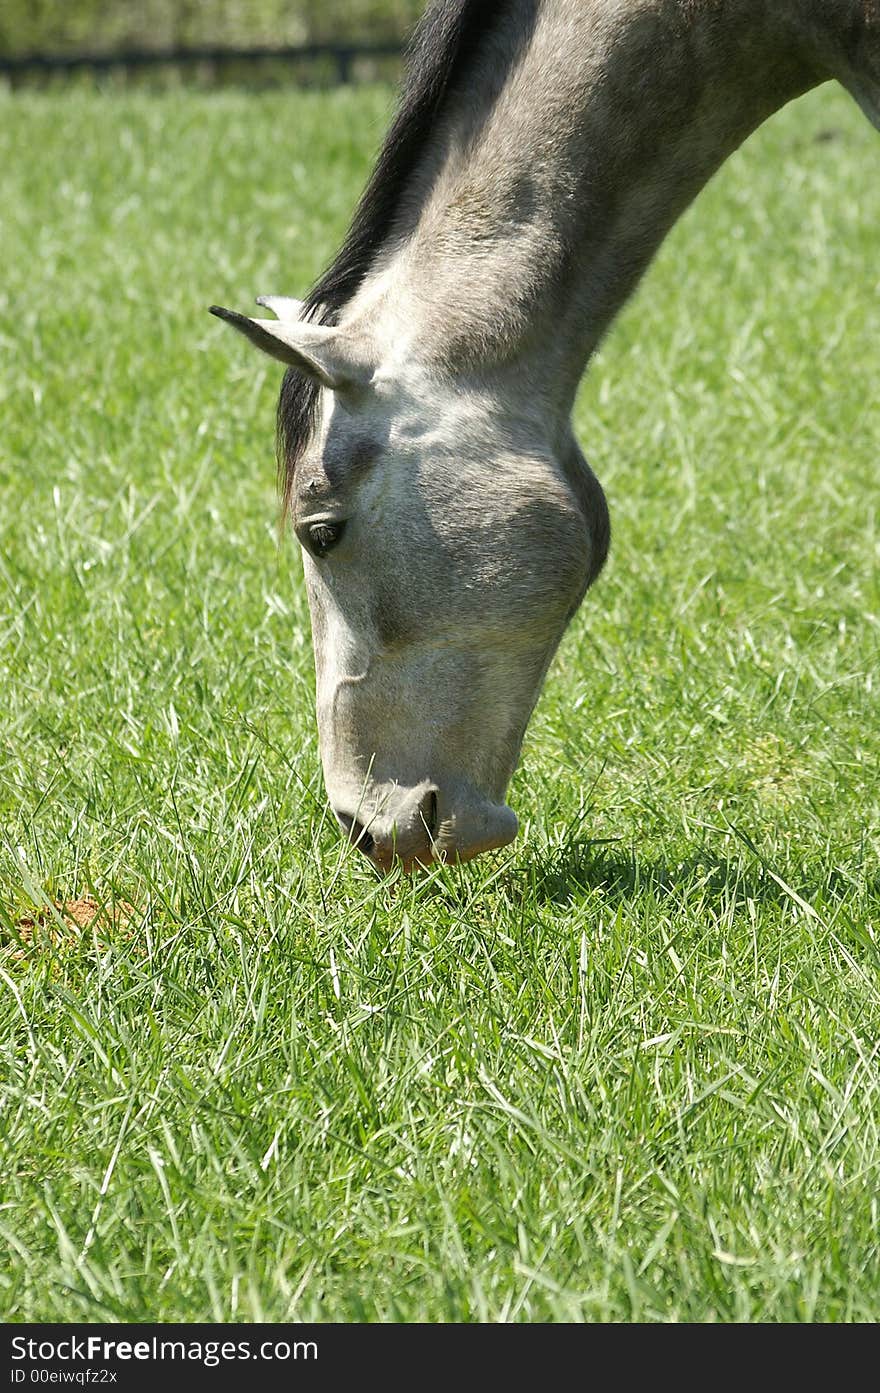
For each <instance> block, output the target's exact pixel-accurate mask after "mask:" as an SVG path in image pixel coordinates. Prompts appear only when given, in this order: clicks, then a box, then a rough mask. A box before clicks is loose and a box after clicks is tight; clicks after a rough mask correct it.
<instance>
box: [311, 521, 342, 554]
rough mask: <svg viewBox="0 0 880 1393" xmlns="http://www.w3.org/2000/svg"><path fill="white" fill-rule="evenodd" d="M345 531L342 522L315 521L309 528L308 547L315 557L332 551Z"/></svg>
mask: <svg viewBox="0 0 880 1393" xmlns="http://www.w3.org/2000/svg"><path fill="white" fill-rule="evenodd" d="M344 531H345V523H344V522H316V523H313V525H312V526H311V527H310V528H309V549H310V550H311V552H312V553H313V555H315V556H317V557H321V556H326V555H327V553H328V551H332V550H333V548H334V547H335V546H336V543H337V542H338V541H339V539H340V537H341V536H342V534H343V532H344Z"/></svg>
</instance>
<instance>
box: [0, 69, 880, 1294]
mask: <svg viewBox="0 0 880 1393" xmlns="http://www.w3.org/2000/svg"><path fill="white" fill-rule="evenodd" d="M389 106H390V94H389V93H388V92H387V91H384V90H368V91H364V90H359V91H353V90H345V91H337V92H333V93H332V94H323V95H322V94H311V95H305V96H303V95H297V94H296V93H294V92H291V93H289V94H286V95H277V94H276V95H272V96H248V95H244V94H238V93H227V94H224V95H214V96H211V95H207V96H205V95H199V96H193V95H187V94H179V95H174V96H164V97H161V98H157V97H149V96H136V97H125V96H112V97H111V96H104V97H102V96H101V95H96V94H88V93H79V94H78V93H71V94H70V95H68V96H66V97H64V96H52V97H49V96H43V97H40V96H35V95H22V96H19V97H17V98H15V99H11V98H7V99H5V100H2V101H0V168H2V170H3V176H2V184H3V200H2V212H0V241H2V247H3V259H4V272H5V274H4V276H3V284H2V287H0V355H2V374H0V420H2V432H0V673H2V715H0V1315H2V1316H3V1317H4V1318H5V1319H7V1320H11V1321H18V1320H26V1319H30V1320H37V1319H41V1320H79V1319H85V1318H95V1319H108V1320H115V1319H119V1320H133V1319H140V1320H147V1319H155V1320H163V1321H167V1320H175V1319H179V1320H211V1319H218V1320H221V1319H222V1320H235V1319H261V1318H265V1319H276V1320H277V1319H286V1318H292V1319H309V1320H311V1319H319V1320H415V1319H428V1320H471V1319H477V1320H527V1319H531V1320H535V1319H537V1320H571V1319H575V1320H579V1319H612V1320H630V1319H638V1320H676V1319H679V1320H680V1319H688V1320H697V1321H703V1320H732V1319H756V1320H854V1319H862V1320H864V1319H869V1320H870V1319H874V1318H876V1317H877V1315H878V1311H880V1254H878V1191H880V1185H878V1178H880V1177H878V1162H880V1149H878V1130H880V1073H878V1051H880V990H878V987H880V958H878V938H877V920H878V909H880V871H878V848H880V788H878V757H880V729H878V724H880V723H878V709H877V685H878V683H880V671H878V648H880V582H878V548H880V531H878V517H877V481H878V458H880V409H878V406H877V382H878V373H880V295H878V291H880V284H878V279H877V277H878V270H877V266H878V262H877V245H878V244H877V228H878V226H880V137H878V136H877V135H876V133H874V132H872V131H871V129H870V128H869V127H868V125H867V124H866V123H865V122H864V120H863V119H862V117H861V116H860V115H859V113H858V112H857V110H856V109H855V108H854V107H853V106H852V104H851V103H850V102H849V101H848V100H847V99H846V98H845V97H844V96H843V95H842V94H841V93H839V92H835V91H834V90H832V89H827V90H824V91H822V92H819V93H816V94H813V95H812V96H811V97H810V98H808V99H806V100H805V101H803V102H801V103H798V104H797V105H796V106H794V107H792V108H790V109H789V110H788V111H786V112H785V113H783V114H782V115H781V116H780V117H779V118H777V119H776V120H775V121H773V122H772V123H771V124H770V125H769V126H767V127H766V128H765V129H764V130H763V131H762V132H760V133H759V134H758V136H757V137H756V138H755V139H753V140H752V141H751V142H750V143H749V144H748V145H747V146H746V148H745V149H744V150H743V151H741V152H740V153H739V154H738V155H737V156H736V157H735V159H734V160H733V161H731V163H730V164H729V165H728V166H727V167H726V168H725V169H724V170H723V171H722V173H721V175H720V176H719V177H718V178H717V179H716V180H715V181H714V182H713V184H712V185H711V187H710V188H709V189H708V190H707V191H706V193H705V194H704V195H703V197H702V198H701V199H700V200H699V202H698V203H697V205H696V207H695V208H694V209H693V210H692V211H691V212H690V214H689V215H688V216H687V218H686V219H685V220H684V222H683V223H682V224H681V225H680V226H679V227H678V228H677V230H676V232H675V234H674V235H673V237H672V238H671V240H670V241H669V242H668V243H667V245H666V247H665V248H664V250H663V252H662V254H661V256H660V258H659V260H658V262H657V263H656V264H655V266H654V267H653V269H652V270H651V272H650V274H649V276H648V278H647V279H646V281H645V283H644V285H643V287H642V289H641V290H640V292H639V294H638V296H637V298H636V300H635V301H634V302H633V304H632V305H631V306H630V307H629V309H628V310H627V312H626V314H625V315H624V316H623V318H622V319H621V321H620V322H619V324H618V326H617V328H616V329H615V331H614V333H613V334H612V336H611V337H610V338H609V340H608V341H607V343H606V345H605V347H604V349H603V351H602V353H601V355H600V357H599V358H598V360H597V361H596V363H595V365H594V368H593V371H592V374H591V376H590V377H589V379H588V380H587V382H586V383H585V385H584V388H583V390H582V393H581V396H580V399H579V405H578V424H579V429H580V434H581V438H582V440H583V442H584V445H585V448H586V450H587V452H588V454H589V456H590V458H591V461H592V463H593V465H594V468H595V469H596V472H597V474H598V475H599V478H600V479H601V480H602V481H603V483H604V484H605V487H606V489H607V492H608V495H609V501H610V504H611V508H612V517H613V525H614V544H613V550H612V557H611V560H610V563H609V566H608V569H607V571H606V572H605V574H604V575H603V577H602V579H601V580H600V582H599V584H598V585H597V586H596V588H595V590H594V591H593V592H592V593H591V594H590V596H589V597H588V599H587V602H586V603H585V605H584V607H583V610H582V612H581V613H580V615H579V616H578V618H577V620H576V622H575V623H574V625H573V627H572V630H571V632H570V634H569V636H568V637H567V639H566V641H565V643H564V645H563V648H562V650H561V652H560V655H559V657H558V659H557V661H556V662H555V664H554V666H553V669H552V672H551V675H550V678H549V680H548V684H547V688H546V691H545V694H544V697H543V699H542V701H541V704H540V706H539V708H538V711H537V713H536V716H535V719H534V721H533V724H532V726H531V729H530V733H529V736H528V739H527V743H526V749H525V752H524V758H523V762H522V766H521V769H520V772H519V773H518V775H517V777H516V780H515V784H514V787H513V790H512V799H511V801H512V803H513V805H514V807H515V808H516V809H517V811H518V813H519V815H520V818H521V822H522V833H521V836H520V838H519V840H518V841H517V843H516V844H515V845H514V846H513V847H511V848H509V849H508V850H506V851H505V852H503V853H498V854H496V855H495V856H493V857H489V858H487V859H485V860H484V861H482V862H477V863H475V864H474V865H472V866H469V867H466V868H462V869H458V870H453V869H449V868H446V869H441V870H440V871H438V872H437V873H435V874H434V875H433V876H432V877H429V878H428V879H427V880H423V881H421V882H416V883H410V882H407V881H401V880H398V881H397V882H396V883H395V882H394V881H392V882H383V881H379V880H377V879H376V878H375V877H374V875H373V873H372V872H371V869H370V867H369V866H368V865H367V863H366V861H365V860H363V859H362V858H360V857H357V856H355V855H351V854H349V855H346V854H345V853H344V851H343V849H342V847H341V844H340V841H339V838H338V836H337V834H336V832H335V831H334V828H333V826H332V825H331V819H330V818H329V817H328V815H327V813H326V811H325V808H324V801H323V793H322V787H321V781H320V773H319V766H318V758H317V749H316V738H315V730H314V718H313V710H312V701H313V676H312V655H311V644H310V638H309V631H308V619H307V611H306V605H305V599H304V594H303V587H302V582H301V572H300V563H299V560H298V557H297V555H296V551H295V546H294V544H293V543H292V542H291V541H287V542H285V543H284V545H283V546H282V547H281V548H279V546H278V545H277V533H276V508H275V500H274V493H273V471H274V463H273V425H274V407H275V399H276V394H277V388H278V381H279V375H280V370H279V369H278V368H277V366H276V365H273V364H271V363H269V362H268V361H262V360H258V358H257V356H256V355H254V354H252V353H251V352H249V351H248V350H247V349H246V348H245V346H244V345H242V344H240V343H239V342H238V341H237V340H235V339H234V338H233V337H232V336H231V335H230V334H229V333H228V331H225V330H224V329H223V328H222V327H221V326H220V325H218V324H217V323H216V322H215V321H213V320H212V319H211V318H210V317H209V316H208V314H207V313H206V312H205V307H206V306H207V305H208V304H210V303H211V302H213V301H219V302H221V303H225V304H230V305H238V306H240V307H246V306H247V304H248V303H249V299H250V297H251V296H252V295H253V294H255V293H259V292H263V293H267V292H281V293H287V294H296V293H299V292H301V291H303V290H304V289H305V287H306V286H307V284H308V283H309V281H310V280H311V279H312V278H313V277H314V276H315V274H316V273H317V271H318V270H319V268H320V267H321V266H322V264H323V263H324V262H325V261H326V260H327V258H328V257H329V256H330V255H331V253H332V251H333V250H334V248H335V246H336V244H337V242H338V239H339V238H340V237H341V234H342V232H343V229H344V226H345V224H346V221H347V218H348V215H349V213H350V210H351V208H352V205H353V202H354V200H355V197H356V195H357V192H358V190H359V188H360V186H361V184H362V181H363V179H364V177H365V174H366V171H367V169H368V167H369V163H370V160H371V157H372V155H373V153H374V151H375V148H376V145H377V143H378V141H379V139H380V137H381V134H382V131H383V129H384V126H385V122H386V119H387V114H388V111H389ZM89 897H92V900H93V901H94V902H96V903H97V904H99V905H103V906H104V907H105V908H104V911H103V913H102V914H100V915H98V917H97V918H96V917H94V909H93V908H92V909H90V907H89V906H90V904H91V902H92V901H90V900H89ZM71 902H77V903H78V905H79V910H78V917H79V919H80V920H81V921H82V922H81V923H80V924H77V923H76V922H74V919H73V918H71V916H69V915H66V914H64V913H62V912H59V911H58V910H57V909H56V908H53V906H58V905H61V906H63V905H65V904H69V903H71Z"/></svg>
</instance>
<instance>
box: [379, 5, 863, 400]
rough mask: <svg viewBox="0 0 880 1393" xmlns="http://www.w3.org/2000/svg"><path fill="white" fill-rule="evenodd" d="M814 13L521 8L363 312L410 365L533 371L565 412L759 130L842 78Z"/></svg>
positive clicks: (454, 122)
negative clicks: (610, 337)
mask: <svg viewBox="0 0 880 1393" xmlns="http://www.w3.org/2000/svg"><path fill="white" fill-rule="evenodd" d="M861 3H863V0H840V7H841V8H842V9H848V8H850V7H851V5H852V4H861ZM827 8H834V7H833V6H831V7H827V6H826V9H827ZM814 9H815V6H814V5H812V4H811V3H810V0H774V3H773V4H767V3H766V0H734V3H730V0H725V3H722V0H543V3H538V0H511V3H510V4H509V6H508V7H507V8H506V9H505V10H504V11H503V17H502V18H501V19H500V20H499V23H498V26H497V28H496V30H495V31H493V33H492V34H491V35H490V36H489V39H488V40H487V41H486V42H485V44H484V47H483V50H482V52H481V53H480V55H479V56H478V57H477V58H476V59H475V60H474V61H473V63H472V65H471V67H470V69H469V72H468V81H467V85H466V86H465V85H462V86H461V87H460V88H459V89H457V90H456V91H455V92H454V93H453V94H451V99H450V101H449V102H448V103H447V108H446V110H445V111H444V114H443V117H442V119H441V120H440V121H438V123H437V125H436V128H435V130H434V132H433V135H432V138H431V140H430V141H429V144H428V147H427V148H426V150H425V151H424V154H423V156H422V158H421V160H420V163H419V165H418V167H417V168H416V170H415V172H414V175H413V178H412V180H411V186H410V188H409V189H408V191H407V197H406V198H405V200H404V201H403V204H402V206H401V209H400V211H399V213H398V218H397V223H396V226H395V228H394V229H393V235H392V237H391V238H390V239H389V243H388V245H389V247H390V248H391V250H390V251H388V252H387V253H386V254H385V255H384V256H383V257H381V258H380V259H379V260H378V261H377V263H376V265H375V267H374V270H373V272H372V273H371V275H370V276H369V277H368V278H367V281H366V282H365V284H364V286H363V287H362V290H361V291H360V292H359V294H358V296H357V297H356V299H355V301H354V302H353V304H352V312H353V313H354V315H355V316H357V315H358V314H360V313H365V314H367V315H368V317H369V319H370V320H371V321H372V323H373V328H374V330H375V331H376V332H377V333H378V334H379V335H380V337H382V338H384V339H385V340H386V342H387V345H388V351H389V352H390V353H392V354H393V353H394V352H396V353H397V354H398V355H399V357H400V358H401V359H402V360H403V359H405V358H406V357H408V356H412V355H413V354H415V355H417V356H419V357H420V358H421V359H423V360H427V361H428V362H429V363H432V364H437V365H442V366H444V367H446V368H447V369H452V370H454V371H456V372H460V371H461V370H462V369H465V370H468V371H470V372H474V371H476V372H477V373H479V374H480V375H482V376H483V377H484V378H486V377H490V378H491V376H492V375H493V374H496V373H500V374H501V375H502V377H505V378H506V379H510V378H511V374H512V375H513V377H512V380H515V381H518V382H519V383H520V384H521V383H522V381H523V380H524V378H525V377H526V376H527V378H528V382H529V383H530V384H531V388H530V390H531V392H532V393H533V394H534V395H535V396H536V397H537V398H538V399H539V400H540V401H541V403H542V408H543V409H544V410H546V409H547V407H548V406H550V407H553V406H556V407H558V408H559V410H560V411H561V412H563V413H564V415H565V417H566V418H567V415H568V411H569V409H570V406H571V402H572V399H573V396H574V392H575V389H576V387H577V383H578V380H579V378H580V376H581V374H582V372H583V369H584V367H585V364H586V362H587V359H588V358H589V356H590V354H591V353H592V351H593V349H594V348H595V346H596V344H597V343H598V342H599V340H600V338H601V337H602V335H603V333H604V332H605V330H606V328H607V327H608V325H609V323H610V321H611V320H612V319H613V317H614V315H615V314H616V312H617V310H618V309H619V308H620V306H621V304H622V303H623V301H624V300H625V299H626V297H627V296H628V295H629V293H630V292H631V290H632V289H633V287H634V285H635V283H636V282H637V280H638V278H639V276H640V275H641V273H642V271H643V270H644V269H645V267H646V266H647V264H648V262H649V261H650V259H651V257H652V255H653V253H654V252H655V250H656V249H657V247H658V246H659V244H660V242H661V241H662V239H663V237H664V236H665V234H666V232H667V231H668V230H669V228H670V227H671V226H672V224H673V223H674V222H675V220H676V219H677V217H678V216H679V215H680V214H681V213H682V212H683V211H684V209H685V208H686V207H687V205H688V204H689V203H690V202H691V201H692V199H693V198H694V197H695V196H696V194H697V193H698V191H699V190H700V188H702V186H703V185H704V184H705V183H706V181H707V180H708V179H709V178H710V176H711V175H712V174H713V172H714V171H715V170H716V169H717V168H718V166H719V165H720V164H721V163H722V161H723V160H724V159H726V157H727V156H728V155H729V154H730V153H731V152H732V151H733V150H734V149H735V148H736V147H737V146H738V145H739V144H740V143H741V142H742V141H743V140H744V139H745V138H746V136H748V135H749V134H750V132H751V131H753V130H754V129H755V127H756V126H758V125H759V124H760V123H761V122H762V121H763V120H764V119H765V118H766V117H768V116H769V115H770V114H771V113H772V112H773V111H775V110H776V109H777V108H778V107H780V106H782V105H783V104H784V103H785V102H787V101H789V100H790V99H791V98H792V97H795V96H797V95H799V94H800V93H802V92H804V91H806V90H807V89H808V88H809V87H811V86H813V85H814V84H815V83H816V82H818V81H820V80H822V79H823V78H824V77H826V76H829V75H830V72H829V71H827V65H826V67H823V63H824V62H825V60H824V59H823V56H822V52H821V48H822V44H823V42H824V41H825V37H824V33H823V32H820V29H821V25H819V24H818V23H812V20H811V16H812V15H813V11H814ZM811 24H812V27H811ZM517 390H518V391H519V390H521V385H518V387H517ZM533 399H534V397H533Z"/></svg>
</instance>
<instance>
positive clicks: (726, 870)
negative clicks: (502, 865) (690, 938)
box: [524, 838, 880, 917]
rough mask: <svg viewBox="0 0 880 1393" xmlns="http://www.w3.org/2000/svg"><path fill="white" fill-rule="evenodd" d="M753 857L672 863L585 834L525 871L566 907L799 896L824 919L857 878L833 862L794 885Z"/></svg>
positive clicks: (547, 897)
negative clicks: (588, 899) (593, 900)
mask: <svg viewBox="0 0 880 1393" xmlns="http://www.w3.org/2000/svg"><path fill="white" fill-rule="evenodd" d="M747 855H748V853H747V852H746V849H745V847H744V848H743V856H741V857H739V858H731V857H726V856H718V855H716V854H715V853H713V852H710V851H709V850H707V849H704V848H701V849H695V850H694V852H693V853H692V854H691V855H689V856H687V857H685V858H683V859H681V860H678V861H673V860H667V859H663V858H653V857H643V856H640V855H639V853H638V850H637V849H636V848H635V847H631V848H628V849H624V848H623V847H622V846H621V844H620V843H612V844H608V843H597V842H594V841H590V840H588V839H586V838H585V839H579V840H576V841H571V842H568V843H566V844H565V845H564V846H562V847H560V848H559V849H558V850H556V851H554V852H551V853H549V854H544V855H543V856H541V857H535V858H534V859H533V860H531V861H530V862H529V863H527V864H526V866H525V867H524V871H525V874H526V876H527V878H528V881H529V883H530V886H531V887H532V888H533V892H534V894H535V898H536V899H537V900H538V902H539V903H542V904H548V905H549V904H556V905H559V906H560V907H562V906H565V905H568V904H573V903H574V902H575V901H577V900H579V899H581V898H583V897H584V895H587V894H590V893H594V892H595V891H597V890H599V891H601V892H602V896H603V899H604V900H605V902H606V903H607V904H608V905H610V906H612V907H615V906H618V905H630V904H632V903H633V901H635V900H637V899H641V898H645V897H649V896H653V897H654V898H656V899H657V900H675V901H677V902H679V903H681V902H682V901H683V900H684V899H685V898H686V899H687V901H688V902H691V903H693V902H696V901H699V902H700V904H701V906H702V907H703V908H705V909H707V910H709V911H712V910H722V909H728V910H729V909H730V908H731V907H733V908H735V909H736V910H740V909H742V910H747V907H748V903H749V901H751V902H752V903H753V904H755V905H759V906H766V905H772V904H778V905H785V904H788V905H791V904H796V903H797V902H798V900H800V901H801V902H802V903H803V902H805V903H806V904H807V905H809V906H812V905H813V903H814V901H815V900H817V899H818V901H819V904H820V906H821V908H820V909H817V910H816V913H817V915H819V917H824V915H825V914H826V913H827V912H828V911H829V910H830V909H832V908H833V902H837V901H839V900H841V899H843V898H845V897H846V896H847V895H851V894H852V892H853V889H854V882H853V880H852V879H851V878H850V877H848V876H846V875H844V874H842V873H841V872H840V871H837V870H835V869H834V868H832V867H829V868H828V870H827V871H820V872H819V873H818V874H817V875H814V876H810V877H809V879H808V880H807V881H806V882H805V881H804V880H803V879H801V878H798V879H797V880H796V881H795V882H794V883H793V884H792V883H791V882H788V881H787V880H786V877H780V879H783V880H786V884H785V885H781V884H780V883H779V881H778V880H776V879H774V878H773V875H771V874H770V873H769V872H768V871H767V869H766V868H765V866H764V865H763V864H762V862H761V861H760V859H758V857H755V858H754V859H753V860H752V861H751V863H749V862H748V861H747V860H746V859H745V858H746V857H747ZM864 890H866V891H867V893H868V894H872V893H873V894H880V875H877V874H875V875H874V876H872V877H869V878H867V879H866V883H865V886H864ZM829 901H831V902H832V904H831V905H829ZM805 912H806V911H805Z"/></svg>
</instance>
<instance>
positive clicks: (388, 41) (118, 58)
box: [0, 0, 425, 86]
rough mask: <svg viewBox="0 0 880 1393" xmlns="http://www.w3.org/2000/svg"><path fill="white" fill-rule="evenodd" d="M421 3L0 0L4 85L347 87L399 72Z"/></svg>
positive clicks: (399, 0)
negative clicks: (107, 81)
mask: <svg viewBox="0 0 880 1393" xmlns="http://www.w3.org/2000/svg"><path fill="white" fill-rule="evenodd" d="M424 4H425V0H0V80H3V81H5V82H6V83H8V84H10V85H13V86H18V85H20V84H25V83H31V82H34V81H36V82H38V83H43V82H46V81H54V80H55V79H56V78H57V77H59V76H61V77H62V78H63V77H65V76H67V75H70V74H77V73H78V74H83V73H84V74H94V75H96V76H97V77H98V78H99V79H100V78H102V77H104V78H106V77H107V75H112V80H117V79H118V80H123V81H124V80H126V79H127V78H129V77H131V78H132V80H135V81H136V80H138V78H139V77H140V75H142V74H147V80H148V81H152V80H153V77H151V76H150V75H151V74H153V75H156V78H157V79H158V80H162V77H161V76H160V75H162V74H174V75H177V74H179V75H181V76H182V77H183V78H184V79H185V80H192V79H195V80H199V81H204V80H208V81H210V80H211V79H212V77H216V78H217V79H218V80H221V81H223V80H230V79H231V80H239V79H240V78H245V79H246V80H255V81H263V80H267V81H273V80H275V79H276V78H277V77H280V76H283V77H284V78H285V79H286V80H288V81H289V80H290V77H291V74H294V75H295V76H296V77H300V76H302V77H303V79H304V80H306V81H310V80H311V81H314V80H318V81H327V80H331V81H334V80H335V81H341V82H346V81H349V80H350V79H351V78H352V77H355V76H368V77H369V76H375V75H380V76H381V75H385V73H386V72H388V71H389V65H390V71H392V72H396V71H397V69H398V68H399V55H400V52H401V49H402V47H403V44H404V42H405V39H406V37H407V35H408V33H409V32H410V30H411V29H412V26H413V24H414V23H415V21H416V19H417V18H418V16H419V14H420V12H421V10H422V9H423V8H424Z"/></svg>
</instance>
